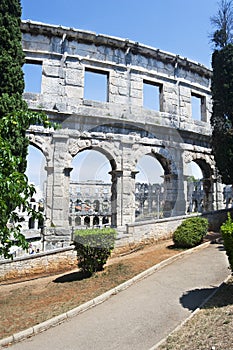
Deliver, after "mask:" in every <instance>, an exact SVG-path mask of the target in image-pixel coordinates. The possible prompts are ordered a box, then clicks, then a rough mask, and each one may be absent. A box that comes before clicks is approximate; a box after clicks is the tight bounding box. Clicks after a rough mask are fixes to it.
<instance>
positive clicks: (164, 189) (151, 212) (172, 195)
mask: <svg viewBox="0 0 233 350" xmlns="http://www.w3.org/2000/svg"><path fill="white" fill-rule="evenodd" d="M143 150H144V152H145V151H146V153H144V154H143ZM139 154H140V155H142V157H145V156H147V157H148V159H149V157H152V158H153V159H154V160H156V161H158V163H157V164H159V165H160V166H159V171H160V172H161V173H162V172H163V174H162V175H161V179H162V180H160V182H159V181H157V182H153V181H151V180H150V181H148V184H146V183H145V184H141V185H139V184H136V190H135V195H136V196H135V198H136V201H137V205H136V208H135V209H136V211H135V216H136V218H137V220H140V219H141V218H143V217H144V216H146V215H147V216H149V217H156V218H161V217H169V216H171V215H172V213H173V211H174V208H175V205H176V201H177V196H178V181H177V180H178V175H177V167H176V164H175V162H174V160H173V157H172V155H171V154H170V152H169V151H168V150H166V149H163V148H161V147H156V148H151V147H148V146H147V147H144V148H141V149H140V150H139V151H138V152H137V157H138V156H139ZM138 162H139V160H138ZM136 169H137V166H136ZM136 178H137V176H136ZM138 204H139V205H138ZM142 214H143V215H142Z"/></svg>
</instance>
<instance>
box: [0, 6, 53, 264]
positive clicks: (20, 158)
mask: <svg viewBox="0 0 233 350" xmlns="http://www.w3.org/2000/svg"><path fill="white" fill-rule="evenodd" d="M20 23H21V4H20V0H1V2H0V255H4V257H9V256H10V253H9V252H10V247H11V246H12V245H13V244H16V245H18V246H22V247H23V248H26V247H27V242H26V240H25V237H24V236H23V234H22V233H21V225H20V220H21V219H20V217H19V216H18V215H17V214H16V212H15V209H16V208H20V209H21V210H23V211H25V212H27V213H28V214H29V215H32V216H37V215H39V214H38V213H36V212H35V211H33V210H32V209H31V208H30V206H29V199H30V198H31V197H32V195H33V193H34V192H35V189H34V187H33V186H30V185H29V184H28V179H27V177H26V175H25V174H24V173H25V170H26V166H27V162H26V157H27V152H28V144H29V141H28V138H27V136H26V132H27V130H28V129H29V127H30V125H32V124H42V125H44V126H50V125H51V124H50V123H49V121H48V119H47V116H46V115H45V114H43V113H33V112H30V111H29V110H28V107H27V104H26V102H25V101H24V100H23V98H22V94H23V91H24V79H23V71H22V66H23V64H24V53H23V50H22V44H21V31H20Z"/></svg>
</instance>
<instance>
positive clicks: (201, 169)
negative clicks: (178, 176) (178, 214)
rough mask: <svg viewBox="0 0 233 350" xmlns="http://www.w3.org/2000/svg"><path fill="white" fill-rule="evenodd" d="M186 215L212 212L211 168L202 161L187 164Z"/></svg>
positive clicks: (196, 160)
mask: <svg viewBox="0 0 233 350" xmlns="http://www.w3.org/2000/svg"><path fill="white" fill-rule="evenodd" d="M186 181H187V213H193V212H198V213H202V212H204V211H208V210H212V205H213V198H212V191H213V190H212V182H211V168H210V166H209V165H208V164H207V163H206V161H205V160H203V159H195V160H193V161H191V162H190V163H188V164H187V177H186Z"/></svg>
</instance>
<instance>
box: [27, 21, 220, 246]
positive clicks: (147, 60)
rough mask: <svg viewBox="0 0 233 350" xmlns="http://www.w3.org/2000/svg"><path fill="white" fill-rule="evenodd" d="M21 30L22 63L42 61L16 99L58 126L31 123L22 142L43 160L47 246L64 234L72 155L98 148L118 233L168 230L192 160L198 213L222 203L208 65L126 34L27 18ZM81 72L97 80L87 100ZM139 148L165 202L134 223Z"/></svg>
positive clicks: (180, 208)
mask: <svg viewBox="0 0 233 350" xmlns="http://www.w3.org/2000/svg"><path fill="white" fill-rule="evenodd" d="M21 30H22V43H23V49H24V52H25V55H26V64H32V65H37V66H40V67H41V74H42V83H41V91H40V93H30V92H25V93H24V98H25V100H26V101H27V103H28V105H29V107H30V109H32V110H35V111H37V110H41V109H42V110H43V111H45V113H46V114H47V115H48V116H49V118H50V120H52V121H53V122H56V123H58V124H59V125H60V127H59V128H58V129H56V130H54V129H52V128H51V129H44V128H42V127H40V126H33V127H31V129H30V130H29V132H28V136H29V139H30V144H31V145H33V146H35V147H36V148H38V149H39V150H40V151H41V152H42V153H43V155H44V156H45V158H46V171H47V181H46V183H47V185H46V196H45V197H46V198H45V203H46V206H45V215H46V226H45V228H44V233H43V236H44V240H45V246H46V244H50V245H51V244H53V246H54V247H56V246H58V244H59V242H63V244H64V246H65V245H68V244H69V242H70V240H71V234H72V233H71V228H70V225H69V215H70V214H69V212H70V209H69V208H70V195H69V188H70V173H71V171H72V159H73V158H74V157H75V156H76V155H77V154H78V153H80V152H83V151H85V150H95V151H97V152H100V153H101V154H103V155H104V156H105V157H106V159H107V160H108V162H109V164H110V166H111V172H110V174H111V225H112V226H114V227H116V228H117V230H118V233H119V236H121V237H123V238H124V237H128V239H129V237H131V239H136V238H135V237H137V239H139V240H140V239H141V238H143V237H144V238H145V237H150V236H153V235H158V234H162V233H161V232H162V228H161V227H162V226H161V225H162V223H164V222H166V223H169V222H170V227H173V228H174V227H175V225H174V221H172V220H173V218H176V222H180V221H179V219H182V218H183V217H184V216H185V215H187V214H188V212H187V211H188V208H190V203H189V201H190V198H188V191H187V186H188V183H187V177H188V176H187V175H188V174H187V168H188V164H189V163H190V162H195V163H196V164H197V165H198V166H199V167H200V169H201V171H202V174H203V179H202V190H201V191H202V198H201V202H202V203H201V208H202V209H201V211H202V212H204V213H208V212H212V211H215V210H219V209H223V208H224V205H225V204H224V201H223V186H222V184H221V181H220V178H219V176H218V174H217V170H216V167H215V162H214V159H213V156H212V154H211V149H210V135H211V128H210V115H211V107H212V106H211V91H210V84H211V74H212V73H211V70H209V69H207V68H206V67H205V66H203V65H201V64H199V63H197V62H193V61H190V60H188V59H187V58H183V57H180V56H179V55H176V54H171V53H168V52H164V51H161V50H159V49H155V48H152V47H149V46H145V45H143V44H140V43H138V42H133V41H130V40H128V39H121V38H118V37H111V36H106V35H99V34H96V33H93V32H89V31H83V30H78V29H73V28H66V27H62V26H54V25H48V24H43V23H37V22H32V21H23V22H22V25H21ZM89 73H90V74H92V75H93V76H101V77H102V78H103V81H104V87H103V88H104V89H105V90H106V93H105V95H106V96H105V97H104V100H103V101H96V100H92V99H86V98H85V88H86V86H85V84H86V75H87V74H89ZM148 86H149V87H151V88H153V89H154V91H155V93H156V94H157V98H158V106H157V108H155V109H153V110H152V109H148V108H145V107H144V103H143V101H144V91H145V87H148ZM193 100H195V101H197V103H198V104H199V112H198V113H197V115H193V113H192V103H193V102H192V101H193ZM144 155H150V156H151V157H152V158H155V159H157V160H158V161H159V163H160V164H161V166H162V168H163V171H164V174H163V179H164V183H163V187H164V203H163V218H161V219H158V218H151V220H149V221H147V222H145V221H143V222H141V223H140V222H135V209H136V205H135V177H136V174H137V169H136V166H137V163H138V161H139V159H140V158H141V157H143V156H144ZM189 211H192V210H189ZM168 227H169V225H168V224H167V226H166V230H168ZM156 230H157V231H156ZM158 232H159V233H158ZM132 237H133V238H132Z"/></svg>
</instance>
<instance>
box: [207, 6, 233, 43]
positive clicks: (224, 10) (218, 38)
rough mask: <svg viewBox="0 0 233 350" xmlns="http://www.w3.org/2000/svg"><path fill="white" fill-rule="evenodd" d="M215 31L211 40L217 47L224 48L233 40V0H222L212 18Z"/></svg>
mask: <svg viewBox="0 0 233 350" xmlns="http://www.w3.org/2000/svg"><path fill="white" fill-rule="evenodd" d="M210 21H211V24H212V26H213V27H215V29H216V30H215V31H214V32H213V34H212V35H211V41H212V42H213V43H214V44H215V47H216V48H223V47H224V46H226V45H228V44H230V43H232V40H233V4H232V0H221V2H219V9H218V12H217V14H216V15H215V16H213V17H211V18H210Z"/></svg>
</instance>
